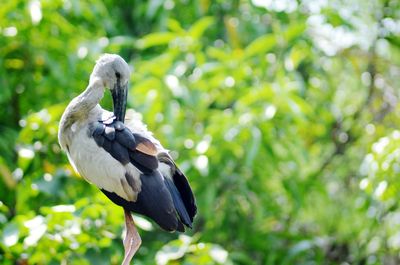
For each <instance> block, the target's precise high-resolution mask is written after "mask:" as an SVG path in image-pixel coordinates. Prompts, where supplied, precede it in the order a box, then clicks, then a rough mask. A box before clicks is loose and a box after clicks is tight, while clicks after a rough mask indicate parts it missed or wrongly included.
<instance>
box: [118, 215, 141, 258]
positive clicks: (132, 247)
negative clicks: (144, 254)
mask: <svg viewBox="0 0 400 265" xmlns="http://www.w3.org/2000/svg"><path fill="white" fill-rule="evenodd" d="M124 212H125V226H126V235H125V238H124V248H125V256H124V260H123V261H122V265H129V264H130V262H131V260H132V258H133V256H134V255H135V253H136V251H137V250H138V249H139V247H140V244H142V239H141V238H140V235H139V233H138V231H137V229H136V227H135V223H134V222H133V218H132V215H131V213H130V211H129V210H127V209H124Z"/></svg>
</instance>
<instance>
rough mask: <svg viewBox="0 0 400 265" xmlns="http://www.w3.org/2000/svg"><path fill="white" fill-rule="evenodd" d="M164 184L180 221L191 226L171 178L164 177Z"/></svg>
mask: <svg viewBox="0 0 400 265" xmlns="http://www.w3.org/2000/svg"><path fill="white" fill-rule="evenodd" d="M164 182H165V185H166V186H167V188H168V190H169V192H170V193H171V196H172V200H173V202H174V206H175V210H176V212H177V213H178V215H179V218H180V219H181V221H182V223H184V224H185V225H186V226H188V227H190V228H192V220H191V219H190V217H189V214H188V212H187V211H186V207H185V204H184V202H183V201H182V197H181V194H180V193H179V191H178V189H177V188H176V186H175V184H174V183H173V181H172V180H171V179H169V178H168V177H164Z"/></svg>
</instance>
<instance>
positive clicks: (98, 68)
mask: <svg viewBox="0 0 400 265" xmlns="http://www.w3.org/2000/svg"><path fill="white" fill-rule="evenodd" d="M129 78H130V70H129V66H128V64H127V63H126V62H125V60H124V59H122V57H121V56H119V55H116V54H104V55H102V56H101V57H100V58H99V59H98V60H97V62H96V65H95V67H94V69H93V72H92V74H91V76H90V79H91V80H92V79H100V80H101V81H102V83H103V85H104V86H105V87H106V88H108V89H110V91H111V94H112V97H113V105H114V115H115V116H116V118H117V120H119V121H122V122H123V121H124V119H125V110H126V100H127V94H128V81H129Z"/></svg>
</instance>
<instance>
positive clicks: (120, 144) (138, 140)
mask: <svg viewBox="0 0 400 265" xmlns="http://www.w3.org/2000/svg"><path fill="white" fill-rule="evenodd" d="M89 130H90V132H91V135H92V137H93V139H94V140H95V141H96V143H97V145H98V146H100V147H102V148H103V149H104V150H106V151H107V152H108V153H109V154H110V155H111V156H112V157H114V158H115V159H116V160H118V161H119V162H121V164H123V165H126V164H128V163H132V164H133V165H134V166H135V167H136V168H138V169H139V170H140V171H141V172H143V173H150V172H152V171H153V170H155V169H157V167H158V160H157V148H156V146H155V145H154V144H153V143H152V142H151V141H150V140H149V139H147V138H146V137H143V136H142V135H140V134H137V133H133V132H131V131H130V130H129V128H127V127H126V126H125V124H123V123H122V122H120V121H116V120H115V119H114V117H112V118H109V119H108V120H104V121H102V120H100V121H97V122H93V123H91V125H90V129H89Z"/></svg>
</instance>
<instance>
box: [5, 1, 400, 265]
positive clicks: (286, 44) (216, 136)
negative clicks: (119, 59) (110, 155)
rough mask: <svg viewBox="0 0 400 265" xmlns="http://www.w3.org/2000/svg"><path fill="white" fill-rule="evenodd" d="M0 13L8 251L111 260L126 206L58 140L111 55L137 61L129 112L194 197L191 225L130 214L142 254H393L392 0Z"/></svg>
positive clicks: (397, 66) (246, 260)
mask: <svg viewBox="0 0 400 265" xmlns="http://www.w3.org/2000/svg"><path fill="white" fill-rule="evenodd" d="M0 17H1V19H0V88H1V90H0V108H1V112H0V120H1V123H0V155H1V157H0V176H1V177H0V191H1V193H0V263H1V264H119V263H120V262H121V259H122V254H123V253H122V251H123V248H122V243H121V236H122V233H123V213H122V210H121V209H120V208H119V207H117V206H115V205H113V204H112V203H110V202H109V201H108V200H107V199H106V197H105V196H104V195H102V194H101V193H100V192H99V191H98V190H96V188H95V187H93V186H91V185H88V184H87V183H86V182H85V181H83V180H82V179H81V178H80V177H79V176H77V175H76V174H75V173H74V172H73V170H72V168H71V167H70V165H69V164H68V162H67V159H66V157H65V155H64V154H63V153H62V152H61V151H60V148H59V146H58V143H57V137H56V135H57V128H58V120H59V118H60V115H61V113H62V111H63V109H64V108H65V106H66V104H67V103H68V102H69V101H70V100H71V99H72V98H73V97H74V96H76V95H78V94H79V93H80V92H81V91H82V90H83V89H84V88H85V86H86V85H87V82H88V78H89V75H90V72H91V70H92V67H93V65H94V62H95V60H96V59H97V58H98V56H99V55H100V54H102V53H104V52H109V53H118V54H120V55H121V56H123V57H124V58H125V59H126V60H127V61H128V62H129V64H130V65H131V66H132V67H133V69H134V71H133V73H132V80H131V87H130V93H129V107H132V108H135V109H136V110H137V111H140V112H141V113H142V114H143V119H144V121H145V122H146V123H147V124H148V126H149V128H150V129H151V130H152V131H154V132H155V135H156V136H157V137H158V138H159V139H160V140H161V142H163V143H164V145H165V146H167V147H168V148H169V149H171V150H173V152H172V155H173V156H174V157H175V158H176V160H177V161H178V164H179V165H180V166H181V167H182V169H183V170H184V171H185V172H186V174H187V175H188V176H189V178H190V181H191V184H192V186H193V189H194V191H195V194H196V197H197V203H198V206H199V214H198V216H197V218H196V222H195V225H194V229H193V230H191V231H189V232H188V233H187V234H186V235H177V234H169V233H166V232H162V231H160V229H159V228H158V227H156V226H155V225H153V224H152V223H151V222H149V220H146V219H144V218H141V217H140V216H135V220H136V222H137V223H138V226H139V227H140V234H141V236H142V238H143V245H142V247H141V248H140V250H139V252H138V254H137V255H136V256H135V259H134V261H135V264H399V263H400V256H399V250H400V207H399V203H398V201H399V199H400V196H399V192H398V191H399V185H400V178H399V176H400V173H399V172H400V131H399V122H400V107H399V104H398V101H399V97H400V91H399V85H400V84H399V80H400V63H399V62H400V37H399V36H400V3H399V2H398V1H397V0H372V1H362V0H349V1H340V0H333V1H324V0H308V1H296V0H252V1H249V0H232V1H222V0H217V1H210V0H180V1H178V0H175V1H173V0H165V1H164V0H150V1H143V0H142V1H139V0H138V1H127V0H122V1H118V2H117V1H111V0H105V1H100V0H92V1H78V0H64V1H50V0H43V1H39V0H31V1H23V0H13V1H3V2H2V4H1V5H0ZM102 104H103V105H104V106H107V107H108V108H109V107H110V106H111V101H110V97H108V96H106V97H105V99H104V100H103V102H102Z"/></svg>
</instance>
